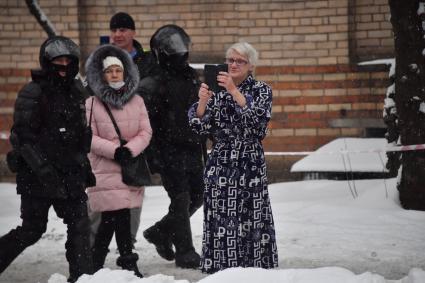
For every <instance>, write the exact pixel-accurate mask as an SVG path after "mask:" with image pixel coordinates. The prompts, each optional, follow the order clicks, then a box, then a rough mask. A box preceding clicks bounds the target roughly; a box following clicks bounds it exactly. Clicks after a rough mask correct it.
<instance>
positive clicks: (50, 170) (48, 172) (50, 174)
mask: <svg viewBox="0 0 425 283" xmlns="http://www.w3.org/2000/svg"><path fill="white" fill-rule="evenodd" d="M36 173H37V175H38V178H39V180H40V183H41V184H42V186H43V188H44V190H43V191H44V193H45V195H46V196H49V197H52V198H66V196H67V194H66V189H65V185H64V184H63V182H62V181H61V180H60V178H59V176H58V172H57V171H56V169H55V168H54V167H53V166H51V165H48V164H46V165H44V166H42V167H41V168H39V170H38V172H36Z"/></svg>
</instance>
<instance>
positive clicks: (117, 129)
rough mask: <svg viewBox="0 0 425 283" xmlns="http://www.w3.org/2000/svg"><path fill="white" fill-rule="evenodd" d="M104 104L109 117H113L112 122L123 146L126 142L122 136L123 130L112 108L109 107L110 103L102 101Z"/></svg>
mask: <svg viewBox="0 0 425 283" xmlns="http://www.w3.org/2000/svg"><path fill="white" fill-rule="evenodd" d="M102 103H103V106H105V109H106V112H107V113H108V115H109V117H110V118H111V121H112V124H114V128H115V131H116V132H117V135H118V138H119V140H120V144H121V146H123V145H124V144H125V142H124V140H123V139H122V137H121V131H120V128H118V125H117V122H116V121H115V119H114V116H113V115H112V112H111V109H109V107H108V104H106V103H105V102H104V101H102Z"/></svg>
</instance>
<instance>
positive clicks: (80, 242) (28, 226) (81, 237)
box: [0, 195, 93, 278]
mask: <svg viewBox="0 0 425 283" xmlns="http://www.w3.org/2000/svg"><path fill="white" fill-rule="evenodd" d="M51 206H53V208H54V210H55V212H56V214H57V216H58V217H59V218H61V219H63V222H64V224H66V225H67V227H68V231H67V241H66V243H65V249H66V259H67V260H68V262H69V273H70V276H72V277H74V278H78V277H79V276H80V275H82V274H84V273H85V274H91V273H92V269H93V264H92V257H91V250H90V242H89V231H90V230H89V229H90V226H89V225H90V223H89V220H88V216H87V204H86V200H85V199H83V198H82V199H70V198H68V199H52V198H43V197H34V196H23V195H21V218H22V224H21V226H18V227H16V228H15V229H12V230H11V231H10V232H9V233H7V234H6V235H4V236H2V237H1V238H0V273H2V272H3V271H4V270H5V269H6V268H7V267H8V266H9V265H10V263H11V262H12V261H13V260H14V259H15V258H16V257H17V256H18V255H19V254H20V253H22V252H23V251H24V250H25V249H26V248H27V247H29V246H31V245H33V244H35V243H36V242H37V241H38V240H39V239H40V238H41V236H42V235H43V233H44V232H46V229H47V221H48V214H49V209H50V207H51Z"/></svg>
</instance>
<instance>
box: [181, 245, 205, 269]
mask: <svg viewBox="0 0 425 283" xmlns="http://www.w3.org/2000/svg"><path fill="white" fill-rule="evenodd" d="M200 263H201V257H200V256H199V254H198V253H196V252H195V251H194V250H193V249H192V250H189V251H188V252H186V253H182V254H179V253H176V266H177V267H181V268H193V269H198V268H199V266H200Z"/></svg>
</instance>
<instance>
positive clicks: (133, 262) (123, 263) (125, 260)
mask: <svg viewBox="0 0 425 283" xmlns="http://www.w3.org/2000/svg"><path fill="white" fill-rule="evenodd" d="M138 259H139V256H138V255H137V254H135V253H132V254H129V255H125V256H120V257H118V258H117V265H118V266H119V267H121V268H122V269H125V270H129V271H133V273H134V275H136V276H137V277H139V278H143V274H142V273H141V272H140V271H139V268H138V267H137V260H138Z"/></svg>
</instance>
